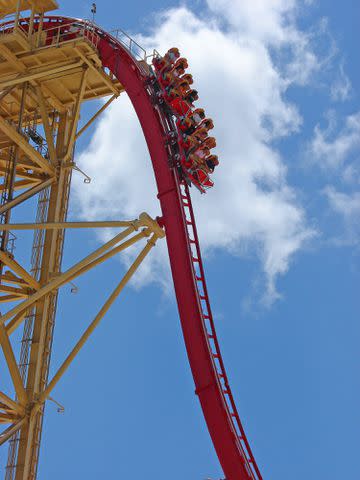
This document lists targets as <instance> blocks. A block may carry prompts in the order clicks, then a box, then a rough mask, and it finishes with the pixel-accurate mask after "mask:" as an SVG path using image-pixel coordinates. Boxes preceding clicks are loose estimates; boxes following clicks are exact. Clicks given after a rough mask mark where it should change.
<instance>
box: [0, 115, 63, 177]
mask: <svg viewBox="0 0 360 480" xmlns="http://www.w3.org/2000/svg"><path fill="white" fill-rule="evenodd" d="M0 130H1V131H2V132H3V133H5V135H7V136H8V137H9V138H10V139H11V140H12V141H13V142H14V143H16V145H17V146H18V147H19V148H20V149H21V150H22V151H23V152H24V153H25V154H26V155H27V156H28V157H30V159H31V160H32V161H33V162H35V163H36V164H38V165H39V166H40V167H41V168H42V169H43V171H44V172H46V173H48V174H49V175H54V168H53V167H52V166H51V165H50V164H49V162H47V161H46V160H45V159H44V158H43V157H42V156H41V155H40V153H39V152H38V151H37V150H35V148H34V147H32V146H31V145H30V144H29V143H28V142H27V141H26V140H25V138H24V137H23V136H22V135H21V134H20V133H19V132H17V131H16V129H15V128H14V127H12V126H11V125H10V124H9V123H8V122H7V121H6V120H4V119H3V118H2V117H0Z"/></svg>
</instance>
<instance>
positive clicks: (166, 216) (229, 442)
mask: <svg viewBox="0 0 360 480" xmlns="http://www.w3.org/2000/svg"><path fill="white" fill-rule="evenodd" d="M71 24H75V25H76V26H81V25H82V26H83V28H84V29H85V26H86V28H87V30H88V32H89V35H88V38H89V40H90V41H92V42H93V43H94V44H95V45H96V47H97V49H98V53H99V57H100V59H101V61H102V65H103V67H104V68H108V69H109V70H110V71H111V72H112V74H113V75H115V76H116V77H117V79H118V80H119V81H120V83H121V84H122V85H123V86H124V88H125V90H126V92H127V94H128V95H129V98H130V100H131V102H132V104H133V106H134V109H135V111H136V114H137V116H138V118H139V121H140V124H141V127H142V130H143V133H144V136H145V139H146V142H147V146H148V149H149V152H150V156H151V160H152V165H153V169H154V173H155V178H156V183H157V189H158V198H159V201H160V204H161V210H162V220H161V221H162V223H163V225H164V227H165V231H166V240H167V245H168V251H169V258H170V264H171V270H172V276H173V281H174V286H175V292H176V298H177V304H178V309H179V314H180V320H181V326H182V331H183V335H184V340H185V345H186V349H187V354H188V358H189V363H190V366H191V370H192V374H193V378H194V382H195V387H196V390H195V391H196V394H197V396H198V397H199V400H200V403H201V408H202V410H203V414H204V417H205V420H206V423H207V426H208V430H209V432H210V435H211V438H212V441H213V444H214V447H215V450H216V453H217V455H218V458H219V460H220V463H221V466H222V468H223V471H224V474H225V477H226V479H227V480H249V479H250V480H261V479H262V476H261V474H260V471H259V468H258V466H257V464H256V461H255V459H254V457H253V454H252V452H251V449H250V446H249V443H248V441H247V438H246V435H245V432H244V429H243V427H242V424H241V421H240V418H239V414H238V412H237V409H236V406H235V402H234V398H233V395H232V392H231V389H230V386H229V382H228V378H227V375H226V372H225V367H224V363H223V360H222V357H221V353H220V348H219V343H218V339H217V336H216V332H215V326H214V321H213V317H212V313H211V308H210V302H209V296H208V291H207V287H206V282H205V276H204V269H203V264H202V259H201V253H200V244H199V240H198V235H197V230H196V223H195V217H194V212H193V208H192V204H191V197H190V192H189V189H188V186H187V185H186V184H185V183H184V182H183V181H182V180H181V178H180V177H179V174H178V171H177V169H176V167H174V166H172V165H173V163H172V158H171V149H170V148H169V139H170V138H177V132H176V127H175V124H174V121H173V118H172V115H171V114H170V113H169V112H168V111H167V109H166V108H165V106H164V104H159V103H158V102H157V101H156V99H157V96H156V93H155V91H154V87H153V85H152V83H151V82H149V73H148V72H147V71H146V69H144V68H142V65H141V62H139V61H137V60H136V59H135V58H134V56H133V55H132V53H131V52H130V51H129V50H128V49H127V48H126V47H125V46H124V45H123V44H122V43H121V42H120V41H118V40H117V39H116V38H115V37H113V36H112V35H111V34H109V33H106V32H105V31H103V30H102V29H100V28H99V27H97V26H95V25H93V24H90V26H91V27H90V29H89V22H84V21H82V20H78V19H74V18H68V17H60V16H46V17H45V18H44V26H43V29H44V30H46V29H49V28H53V27H54V26H59V25H64V26H65V25H71ZM23 26H24V27H25V28H26V26H27V20H23ZM94 39H95V40H96V41H94Z"/></svg>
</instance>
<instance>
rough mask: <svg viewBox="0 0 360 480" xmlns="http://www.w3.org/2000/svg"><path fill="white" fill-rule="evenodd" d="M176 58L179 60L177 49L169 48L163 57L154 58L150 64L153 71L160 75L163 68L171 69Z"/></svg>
mask: <svg viewBox="0 0 360 480" xmlns="http://www.w3.org/2000/svg"><path fill="white" fill-rule="evenodd" d="M178 58H180V52H179V49H178V48H176V47H173V48H170V49H169V50H168V51H167V52H166V53H165V55H164V56H163V57H154V58H153V61H152V63H153V65H154V68H155V70H156V71H157V72H158V73H161V71H162V70H163V69H164V68H167V67H171V66H172V65H173V64H174V63H175V62H176V60H177V59H178Z"/></svg>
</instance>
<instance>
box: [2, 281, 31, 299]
mask: <svg viewBox="0 0 360 480" xmlns="http://www.w3.org/2000/svg"><path fill="white" fill-rule="evenodd" d="M0 292H2V293H9V294H12V295H16V296H17V297H28V296H29V295H30V293H31V291H29V288H16V287H10V286H9V285H4V284H0ZM0 298H1V297H0Z"/></svg>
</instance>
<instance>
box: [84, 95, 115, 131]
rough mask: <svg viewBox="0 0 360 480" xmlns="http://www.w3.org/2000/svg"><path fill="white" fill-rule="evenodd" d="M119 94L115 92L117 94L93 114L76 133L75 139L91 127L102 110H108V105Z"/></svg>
mask: <svg viewBox="0 0 360 480" xmlns="http://www.w3.org/2000/svg"><path fill="white" fill-rule="evenodd" d="M118 96H119V95H118V94H115V95H113V96H112V97H110V98H109V100H108V101H107V102H106V103H104V105H103V106H102V107H101V108H100V109H99V110H98V111H97V112H96V113H95V115H93V116H92V117H91V118H90V120H89V121H88V122H87V123H86V124H85V125H84V126H83V127H82V128H81V129H80V130H79V131H78V132H77V133H76V136H75V139H76V140H77V139H78V138H79V137H80V135H82V134H83V133H84V132H85V130H86V129H87V128H89V127H90V125H92V123H93V122H94V121H95V120H96V119H97V118H98V117H99V115H101V114H102V112H103V111H104V110H106V109H107V107H108V106H109V105H110V104H111V103H112V102H113V101H114V100H115V99H116V98H118Z"/></svg>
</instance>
